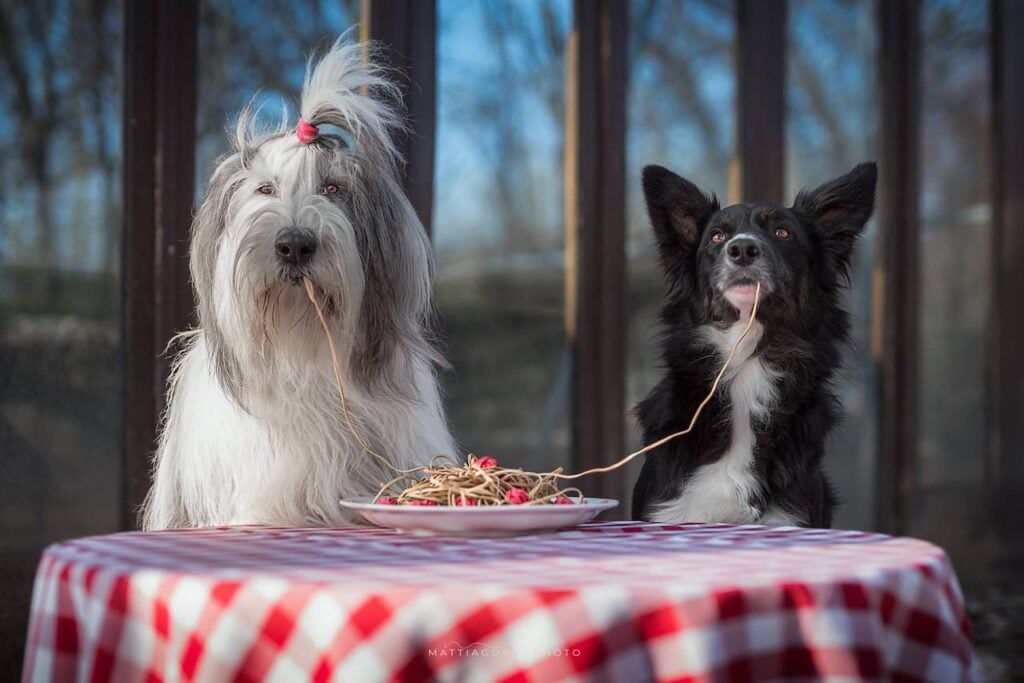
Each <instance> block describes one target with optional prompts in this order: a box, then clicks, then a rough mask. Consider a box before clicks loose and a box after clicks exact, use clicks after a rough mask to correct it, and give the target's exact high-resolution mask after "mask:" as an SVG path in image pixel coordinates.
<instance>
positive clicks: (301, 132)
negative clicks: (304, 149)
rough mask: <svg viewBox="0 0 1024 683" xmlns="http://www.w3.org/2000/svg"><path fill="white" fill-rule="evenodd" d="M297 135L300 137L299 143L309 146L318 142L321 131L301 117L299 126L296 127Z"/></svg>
mask: <svg viewBox="0 0 1024 683" xmlns="http://www.w3.org/2000/svg"><path fill="white" fill-rule="evenodd" d="M295 134H296V135H298V136H299V142H301V143H302V144H304V145H308V144H310V143H312V142H313V141H314V140H316V138H317V136H318V135H319V134H320V130H319V129H318V128H317V127H316V126H314V125H312V124H310V123H309V122H308V121H306V119H304V118H302V117H301V116H300V117H299V125H297V126H296V127H295Z"/></svg>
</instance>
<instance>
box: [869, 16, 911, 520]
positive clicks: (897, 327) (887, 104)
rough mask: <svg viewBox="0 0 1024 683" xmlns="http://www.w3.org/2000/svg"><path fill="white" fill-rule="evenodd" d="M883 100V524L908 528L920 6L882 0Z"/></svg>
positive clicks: (880, 467) (880, 478) (880, 503)
mask: <svg viewBox="0 0 1024 683" xmlns="http://www.w3.org/2000/svg"><path fill="white" fill-rule="evenodd" d="M878 21H879V34H880V45H879V69H880V74H879V75H880V78H879V82H880V87H881V93H880V99H881V104H882V119H881V135H880V144H879V150H880V162H881V163H880V175H881V182H880V186H879V187H880V190H879V203H878V219H879V254H880V258H879V263H880V264H881V268H882V272H881V278H880V279H881V282H882V306H881V309H882V310H881V311H880V313H881V315H880V320H879V321H878V322H877V323H876V324H880V325H881V326H882V357H881V358H880V359H879V360H880V364H881V370H882V372H881V400H880V410H879V414H880V418H879V451H878V460H879V461H878V483H879V494H878V524H879V526H880V527H881V528H882V529H883V530H886V531H890V532H894V533H900V532H901V531H902V530H903V529H904V528H905V525H906V521H907V520H906V504H907V500H908V498H909V496H910V494H911V484H912V478H911V468H912V466H913V463H914V458H915V452H916V448H917V382H916V376H917V367H918V365H917V350H918V343H917V342H918V319H917V311H918V309H917V302H918V288H919V284H920V282H919V280H920V275H919V273H920V264H919V257H918V242H919V239H920V219H919V216H918V197H919V191H920V142H919V136H920V125H919V124H920V120H919V119H920V117H919V109H920V101H921V85H920V62H921V39H920V26H919V23H920V3H919V2H918V0H880V2H879V5H878Z"/></svg>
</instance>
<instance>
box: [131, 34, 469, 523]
mask: <svg viewBox="0 0 1024 683" xmlns="http://www.w3.org/2000/svg"><path fill="white" fill-rule="evenodd" d="M361 51H362V46H361V45H358V44H346V43H343V42H341V41H339V42H338V43H336V44H335V46H334V47H333V48H332V50H331V51H330V52H329V53H328V54H327V55H325V56H324V58H323V59H322V60H321V61H320V62H319V63H318V64H317V65H316V67H315V68H314V69H311V70H310V72H309V73H308V75H307V78H306V83H305V86H304V90H303V97H302V113H303V116H304V118H306V120H307V121H310V122H311V123H313V124H314V125H321V126H323V125H325V124H331V125H334V126H337V127H339V128H342V129H343V130H344V131H347V136H350V140H351V142H350V141H349V140H346V139H345V138H346V137H347V136H341V135H339V136H334V135H327V134H324V135H321V136H320V137H319V138H318V139H317V141H316V142H314V143H313V144H310V145H303V144H301V143H300V142H299V141H298V140H297V138H296V136H295V135H294V133H293V131H292V129H291V128H290V127H287V128H286V123H285V122H283V123H282V126H281V127H280V128H279V129H278V130H275V131H272V132H269V133H262V134H261V133H258V132H256V131H255V130H254V126H253V125H252V124H251V123H250V121H251V120H252V119H251V118H250V116H249V114H248V112H243V115H242V116H241V117H240V119H239V125H238V127H237V129H236V134H235V146H236V149H235V151H234V152H233V153H232V154H230V155H229V156H227V157H226V158H225V159H223V160H221V161H220V162H219V164H218V167H217V170H216V171H215V173H214V175H213V177H212V179H211V181H210V187H209V191H208V193H207V198H206V200H205V201H204V203H203V205H202V207H201V208H200V210H199V212H198V213H197V216H196V220H195V222H194V225H193V236H192V250H191V270H192V278H193V283H194V286H195V289H196V295H197V301H198V311H199V319H200V326H199V328H198V329H196V330H194V331H191V332H188V333H185V334H184V335H182V341H183V344H184V348H183V351H182V352H181V354H180V355H179V356H178V358H177V360H176V364H175V368H174V371H173V373H172V377H171V381H170V391H169V394H168V408H167V411H166V414H165V416H164V424H163V425H162V430H161V437H160V443H159V448H158V452H157V455H156V458H155V477H154V485H153V488H152V490H151V491H150V494H149V496H148V498H147V501H146V505H145V508H144V514H143V524H144V526H145V527H146V528H149V529H155V528H167V527H189V526H202V525H210V524H226V523H281V524H291V525H298V524H332V523H339V522H342V521H343V517H342V514H341V510H340V508H339V506H338V499H340V498H342V497H351V496H359V495H371V494H373V493H375V492H376V491H377V489H378V488H379V486H380V485H381V483H382V482H384V481H386V480H387V479H389V478H390V476H389V475H390V470H389V469H388V468H387V467H386V466H385V465H383V464H382V463H380V462H379V461H377V460H376V459H375V458H374V457H373V456H371V455H370V454H368V453H366V452H365V451H364V450H363V449H362V448H361V446H360V445H359V444H358V442H357V440H356V438H355V437H354V436H353V435H352V434H351V433H350V431H349V430H348V428H347V425H346V424H345V421H344V420H343V419H342V418H341V417H340V415H339V395H338V389H337V387H336V384H335V379H334V375H333V372H332V369H331V359H330V357H329V355H328V347H327V344H326V339H325V336H324V333H323V330H322V329H321V327H320V325H319V322H318V320H317V318H316V315H315V313H314V310H313V308H312V306H311V304H310V302H309V300H308V299H307V297H306V294H305V291H304V289H303V287H302V286H301V281H302V279H303V278H308V279H309V280H310V281H312V282H313V283H314V286H315V290H316V293H317V296H318V299H319V302H320V304H321V306H322V307H323V310H324V313H325V316H326V320H327V324H328V326H329V327H330V329H331V334H332V336H333V337H334V340H335V343H336V345H337V348H338V350H339V362H340V366H341V373H342V381H343V383H344V385H345V391H346V396H347V399H348V407H349V411H350V413H351V415H352V419H353V422H354V424H355V426H356V428H357V429H358V430H359V432H360V436H362V437H363V438H364V439H366V440H367V441H368V442H369V444H370V445H371V447H372V448H373V449H374V450H375V451H377V452H380V453H384V454H386V455H388V456H389V457H390V458H391V459H392V461H393V464H394V465H395V466H397V467H410V466H415V465H419V464H425V463H426V462H428V461H429V459H430V458H431V457H432V456H435V455H438V454H444V455H452V454H453V453H454V447H453V444H452V441H451V437H450V435H449V433H448V429H447V426H446V424H445V420H444V416H443V411H442V409H441V405H440V399H439V396H438V391H437V387H436V382H435V378H434V374H433V369H434V366H435V365H436V364H437V363H440V362H441V359H440V357H439V356H438V355H437V354H436V352H435V351H434V350H433V348H432V346H431V345H430V342H429V338H428V334H429V319H430V314H431V310H430V305H431V304H430V288H431V281H432V274H431V260H430V250H429V243H428V241H427V238H426V235H425V232H424V231H423V228H422V226H421V225H420V223H419V221H418V219H417V218H416V215H415V213H414V211H413V210H412V207H411V205H410V204H409V202H408V200H407V198H406V197H405V195H404V194H403V193H402V191H401V188H400V185H399V183H398V181H397V169H398V164H399V162H400V160H399V158H398V155H397V153H396V151H395V148H394V146H393V143H392V140H391V137H390V132H391V130H392V129H393V128H395V127H396V126H397V125H399V123H400V119H399V118H398V116H397V114H396V113H395V111H394V109H393V108H391V106H390V105H389V104H388V102H389V101H390V99H389V98H391V97H393V95H394V94H395V92H394V86H393V85H392V84H390V83H389V82H388V81H386V80H385V79H384V78H383V77H382V76H381V74H380V72H379V71H378V70H377V69H376V68H375V67H374V66H373V65H372V64H370V65H367V64H364V63H363V61H362V59H361V57H362V55H361ZM327 185H334V186H336V187H337V190H338V191H337V192H336V193H333V194H329V193H327V192H326V191H325V189H324V188H325V186H327ZM261 189H262V191H261ZM293 227H298V228H302V229H303V230H305V231H307V233H308V234H311V235H312V237H313V238H314V240H315V244H316V251H315V253H314V254H313V256H312V258H311V259H310V260H309V262H308V263H304V264H290V263H286V262H285V261H284V260H283V259H281V258H280V257H279V255H278V254H277V252H276V251H275V242H276V240H277V239H278V238H279V235H280V234H281V233H282V230H285V229H288V228H293Z"/></svg>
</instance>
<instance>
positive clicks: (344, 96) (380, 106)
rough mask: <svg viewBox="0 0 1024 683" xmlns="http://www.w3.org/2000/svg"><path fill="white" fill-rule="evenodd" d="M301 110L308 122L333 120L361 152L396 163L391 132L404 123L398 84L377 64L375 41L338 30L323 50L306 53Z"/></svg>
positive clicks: (317, 123) (398, 154)
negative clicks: (355, 38) (355, 39)
mask: <svg viewBox="0 0 1024 683" xmlns="http://www.w3.org/2000/svg"><path fill="white" fill-rule="evenodd" d="M300 113H301V115H302V118H303V119H304V120H305V121H307V122H308V123H309V124H310V125H313V126H321V125H325V124H327V125H334V126H338V127H339V128H341V129H343V130H346V131H348V132H349V133H350V134H351V135H352V139H353V141H354V143H355V148H356V149H357V150H358V151H359V153H360V154H366V153H373V154H375V155H379V158H378V161H386V162H392V163H398V162H400V161H401V159H400V153H399V151H398V149H397V147H396V146H395V144H394V141H393V139H392V134H393V133H394V132H396V131H398V130H402V129H403V127H404V119H403V115H402V110H401V89H400V88H399V86H398V84H397V83H396V82H395V81H394V80H393V78H392V74H391V73H389V71H388V69H386V68H385V67H383V66H381V64H380V60H379V49H378V48H377V46H376V45H375V44H374V43H361V42H353V41H350V40H348V34H345V35H342V36H341V37H340V38H338V40H337V41H335V42H334V44H333V45H332V46H331V48H330V49H329V50H328V51H327V52H326V53H324V54H322V55H319V56H318V55H313V56H312V57H310V60H309V63H308V64H307V67H306V78H305V80H304V82H303V84H302V98H301V106H300Z"/></svg>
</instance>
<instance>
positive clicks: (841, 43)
mask: <svg viewBox="0 0 1024 683" xmlns="http://www.w3.org/2000/svg"><path fill="white" fill-rule="evenodd" d="M875 16H876V15H875V2H874V0H824V1H823V0H791V1H790V4H789V26H788V44H787V56H788V64H787V73H786V78H787V85H786V106H787V109H786V117H787V118H786V142H787V150H786V187H787V191H786V195H787V197H788V198H789V199H790V200H791V199H792V198H793V197H794V196H795V195H796V193H797V191H798V190H799V189H800V188H802V187H807V186H815V185H818V184H820V183H822V182H825V181H826V180H829V179H830V178H834V177H836V176H838V175H842V174H843V173H845V172H847V171H849V170H850V169H851V168H853V167H854V166H855V165H857V164H858V163H860V162H863V161H869V160H873V159H875V158H876V157H877V152H876V135H877V125H878V124H877V120H878V115H877V112H878V98H877V89H876V76H877V70H878V65H877V29H876V21H875ZM875 233H876V228H875V221H874V220H872V221H871V222H870V223H868V226H867V228H866V229H865V231H864V233H863V235H862V236H861V239H860V242H859V243H858V245H857V249H856V251H855V252H854V258H853V262H852V264H851V268H850V289H849V290H848V291H847V294H846V301H845V305H846V308H847V310H848V311H849V312H850V314H851V323H852V332H853V336H852V345H851V346H850V348H848V349H847V351H846V357H845V367H844V368H843V369H842V370H841V371H840V372H839V374H838V377H837V381H836V383H835V391H836V394H837V395H838V397H839V400H840V402H841V404H842V409H843V421H842V423H841V424H840V425H839V426H838V427H837V428H836V429H835V430H834V431H833V432H832V435H831V436H830V439H829V442H828V444H827V446H826V458H825V463H826V467H827V469H828V472H829V473H830V475H831V479H832V481H833V483H834V484H835V485H836V486H837V488H838V490H839V498H840V500H841V501H842V504H841V505H840V507H839V508H838V510H837V511H836V519H835V525H836V526H839V527H852V528H862V529H863V528H871V527H872V526H873V525H874V509H875V500H874V492H875V488H876V486H875V483H874V477H875V466H876V462H877V458H876V453H877V449H876V440H877V418H878V414H877V400H876V396H877V392H876V377H875V373H874V363H873V360H872V349H871V329H872V328H871V324H872V320H871V303H872V296H871V294H872V280H873V278H872V274H873V270H874V267H875Z"/></svg>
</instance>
